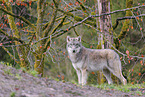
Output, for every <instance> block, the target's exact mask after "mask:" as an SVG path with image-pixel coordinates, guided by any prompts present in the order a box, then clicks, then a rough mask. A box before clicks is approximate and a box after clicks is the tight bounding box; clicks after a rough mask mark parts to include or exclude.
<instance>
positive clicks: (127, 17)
mask: <svg viewBox="0 0 145 97" xmlns="http://www.w3.org/2000/svg"><path fill="white" fill-rule="evenodd" d="M142 16H145V14H140V15H137V16H126V17H120V18H117V19H116V23H115V24H114V25H113V30H115V29H116V28H117V26H118V24H119V21H121V20H125V19H136V18H137V17H142Z"/></svg>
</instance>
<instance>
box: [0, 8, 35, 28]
mask: <svg viewBox="0 0 145 97" xmlns="http://www.w3.org/2000/svg"><path fill="white" fill-rule="evenodd" d="M0 10H2V11H3V12H5V13H6V14H8V15H11V16H13V17H15V18H17V19H20V20H22V21H23V22H25V23H26V24H28V25H29V26H30V27H32V28H34V29H36V27H35V26H34V25H33V24H31V23H30V22H29V21H28V20H27V19H25V18H24V17H22V16H17V15H15V14H14V13H12V12H10V11H8V10H6V9H4V8H2V7H0Z"/></svg>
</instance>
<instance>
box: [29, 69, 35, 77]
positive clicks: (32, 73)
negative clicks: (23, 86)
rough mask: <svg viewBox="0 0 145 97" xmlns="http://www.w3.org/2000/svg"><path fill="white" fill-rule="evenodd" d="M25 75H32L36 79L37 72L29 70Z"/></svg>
mask: <svg viewBox="0 0 145 97" xmlns="http://www.w3.org/2000/svg"><path fill="white" fill-rule="evenodd" d="M27 73H29V74H31V75H33V76H34V77H38V72H37V71H36V70H29V71H27Z"/></svg>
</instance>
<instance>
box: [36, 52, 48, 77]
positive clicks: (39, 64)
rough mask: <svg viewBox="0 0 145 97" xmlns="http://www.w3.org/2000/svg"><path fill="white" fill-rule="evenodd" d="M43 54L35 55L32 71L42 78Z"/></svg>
mask: <svg viewBox="0 0 145 97" xmlns="http://www.w3.org/2000/svg"><path fill="white" fill-rule="evenodd" d="M44 57H45V55H44V54H38V55H35V64H34V69H35V70H36V71H37V72H38V74H40V75H41V76H43V69H44Z"/></svg>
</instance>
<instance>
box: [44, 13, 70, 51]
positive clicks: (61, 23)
mask: <svg viewBox="0 0 145 97" xmlns="http://www.w3.org/2000/svg"><path fill="white" fill-rule="evenodd" d="M66 17H67V16H64V17H63V19H62V20H61V21H60V23H59V24H58V25H57V26H56V27H55V28H54V29H53V30H52V32H51V33H50V35H52V34H53V33H54V32H55V31H56V30H57V29H58V28H60V27H62V26H63V22H64V21H65V18H66ZM49 43H50V40H49V39H48V40H47V42H46V43H45V45H44V49H45V50H46V49H47V46H48V45H49ZM45 50H44V51H45Z"/></svg>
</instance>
